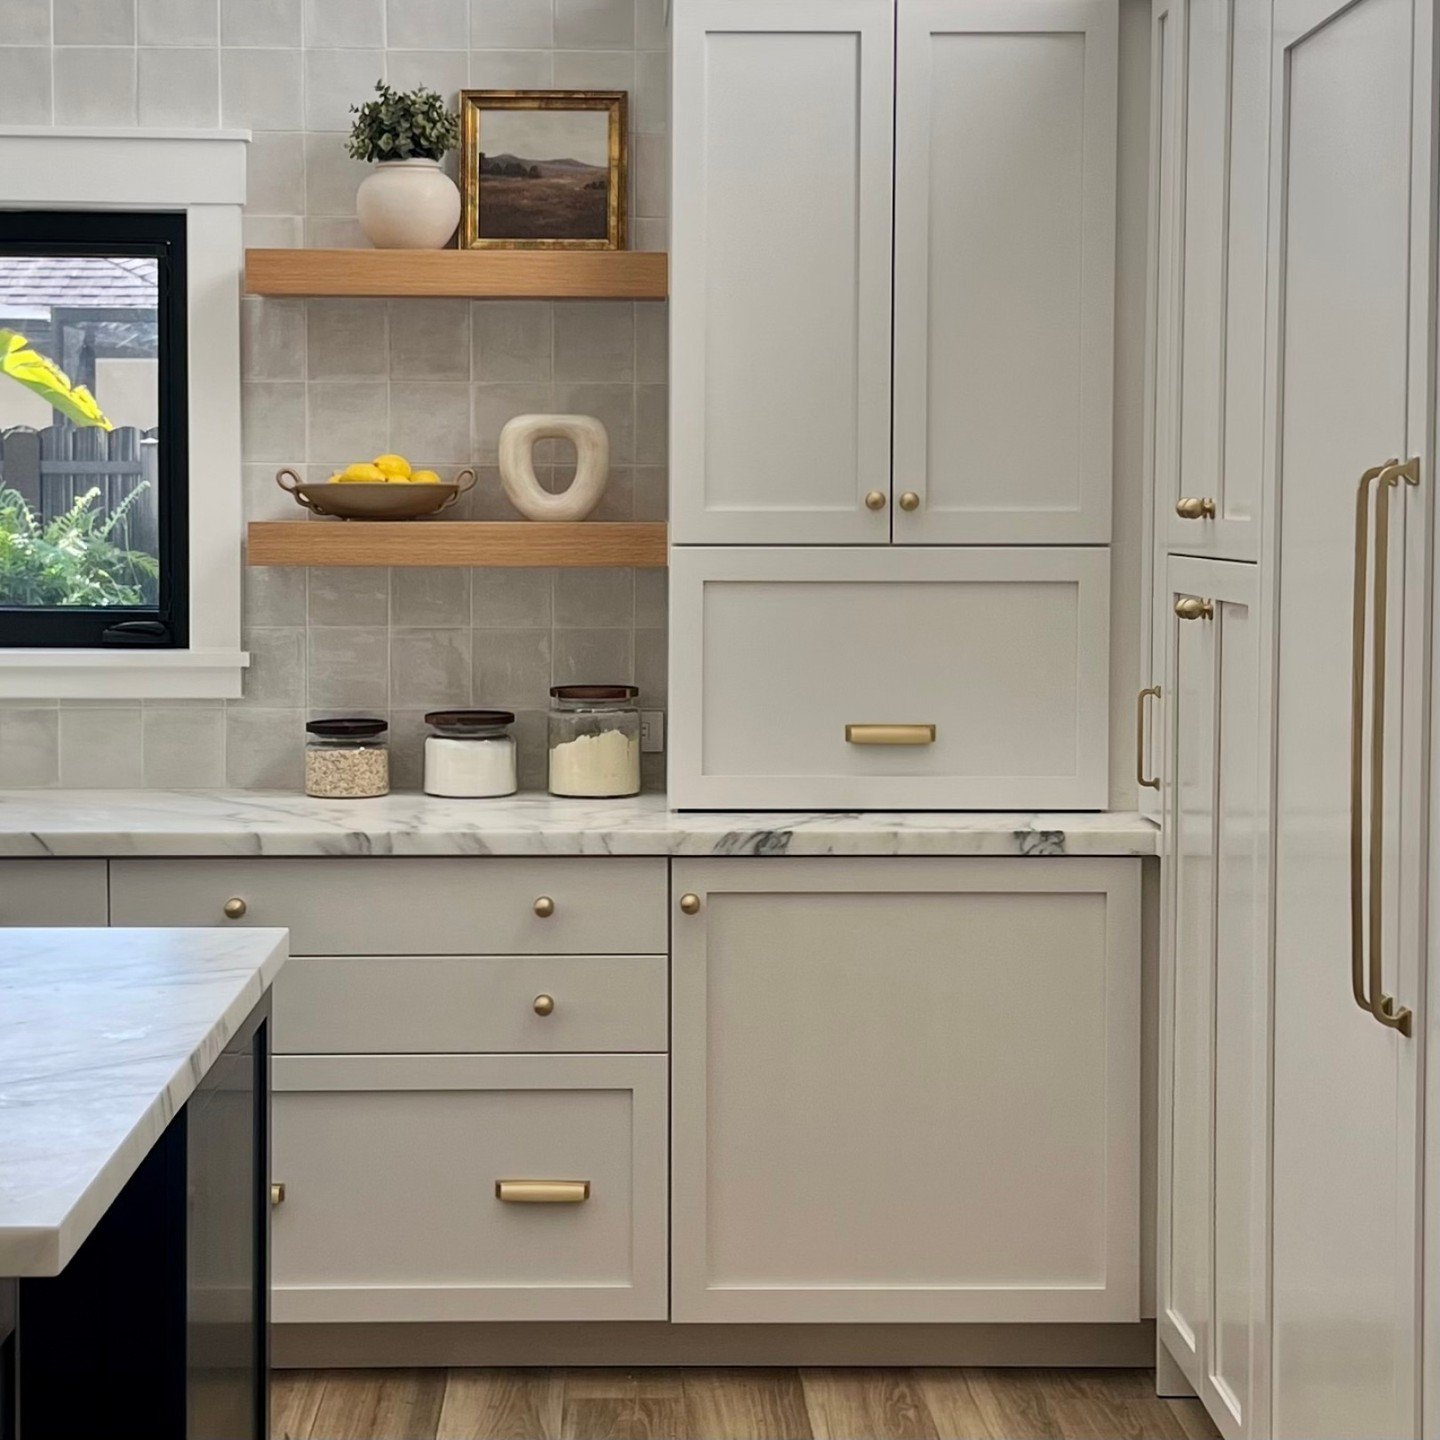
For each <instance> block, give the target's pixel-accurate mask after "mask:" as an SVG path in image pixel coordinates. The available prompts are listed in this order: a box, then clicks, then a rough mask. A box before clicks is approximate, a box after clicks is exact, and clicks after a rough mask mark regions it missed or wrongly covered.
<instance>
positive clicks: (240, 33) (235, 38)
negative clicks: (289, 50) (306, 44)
mask: <svg viewBox="0 0 1440 1440" xmlns="http://www.w3.org/2000/svg"><path fill="white" fill-rule="evenodd" d="M220 43H221V44H222V45H276V46H282V47H283V46H292V45H294V46H298V45H299V44H300V43H301V29H300V0H220Z"/></svg>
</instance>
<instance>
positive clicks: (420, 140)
mask: <svg viewBox="0 0 1440 1440" xmlns="http://www.w3.org/2000/svg"><path fill="white" fill-rule="evenodd" d="M375 94H376V96H377V97H378V98H377V99H375V100H367V101H366V102H365V103H364V104H363V105H352V106H351V107H350V113H351V114H352V115H353V116H355V123H354V125H353V126H351V128H350V143H349V145H348V146H347V147H346V148H347V149H348V151H349V153H350V158H351V159H352V160H440V159H443V158H444V157H445V155H446V154H447V153H448V152H449V151H451V150H453V149H454V148H455V147H456V145H458V144H459V143H460V122H459V119H458V118H457V117H456V115H455V112H454V111H453V110H450V109H449V108H447V106H446V104H445V102H444V101H443V100H442V99H441V98H440V97H439V95H437V94H436V93H435V91H433V90H429V89H427V88H426V87H425V86H424V85H421V86H420V87H419V88H418V89H416V90H409V91H400V90H396V89H393V88H392V87H391V86H389V85H387V84H386V83H385V82H384V81H383V80H377V81H376V82H375Z"/></svg>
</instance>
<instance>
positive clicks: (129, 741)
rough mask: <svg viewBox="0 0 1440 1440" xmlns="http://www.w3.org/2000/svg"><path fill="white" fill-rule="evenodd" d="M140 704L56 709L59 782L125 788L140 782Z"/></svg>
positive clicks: (77, 786)
mask: <svg viewBox="0 0 1440 1440" xmlns="http://www.w3.org/2000/svg"><path fill="white" fill-rule="evenodd" d="M142 778H143V771H142V765H141V739H140V707H139V706H138V705H136V706H133V707H127V708H123V709H113V710H111V709H104V710H101V709H94V710H91V709H85V710H61V711H60V783H61V784H62V785H65V786H69V787H73V788H74V789H76V790H129V789H133V788H134V787H135V786H137V785H139V784H140V783H141V780H142Z"/></svg>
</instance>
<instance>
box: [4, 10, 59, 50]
mask: <svg viewBox="0 0 1440 1440" xmlns="http://www.w3.org/2000/svg"><path fill="white" fill-rule="evenodd" d="M5 43H6V45H46V46H48V45H49V44H50V0H5Z"/></svg>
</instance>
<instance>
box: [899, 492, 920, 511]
mask: <svg viewBox="0 0 1440 1440" xmlns="http://www.w3.org/2000/svg"><path fill="white" fill-rule="evenodd" d="M900 508H901V509H902V510H905V511H910V510H918V509H919V508H920V497H919V496H918V495H917V494H916V493H915V492H914V491H913V490H907V491H906V492H905V493H904V494H903V495H902V496H901V497H900Z"/></svg>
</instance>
